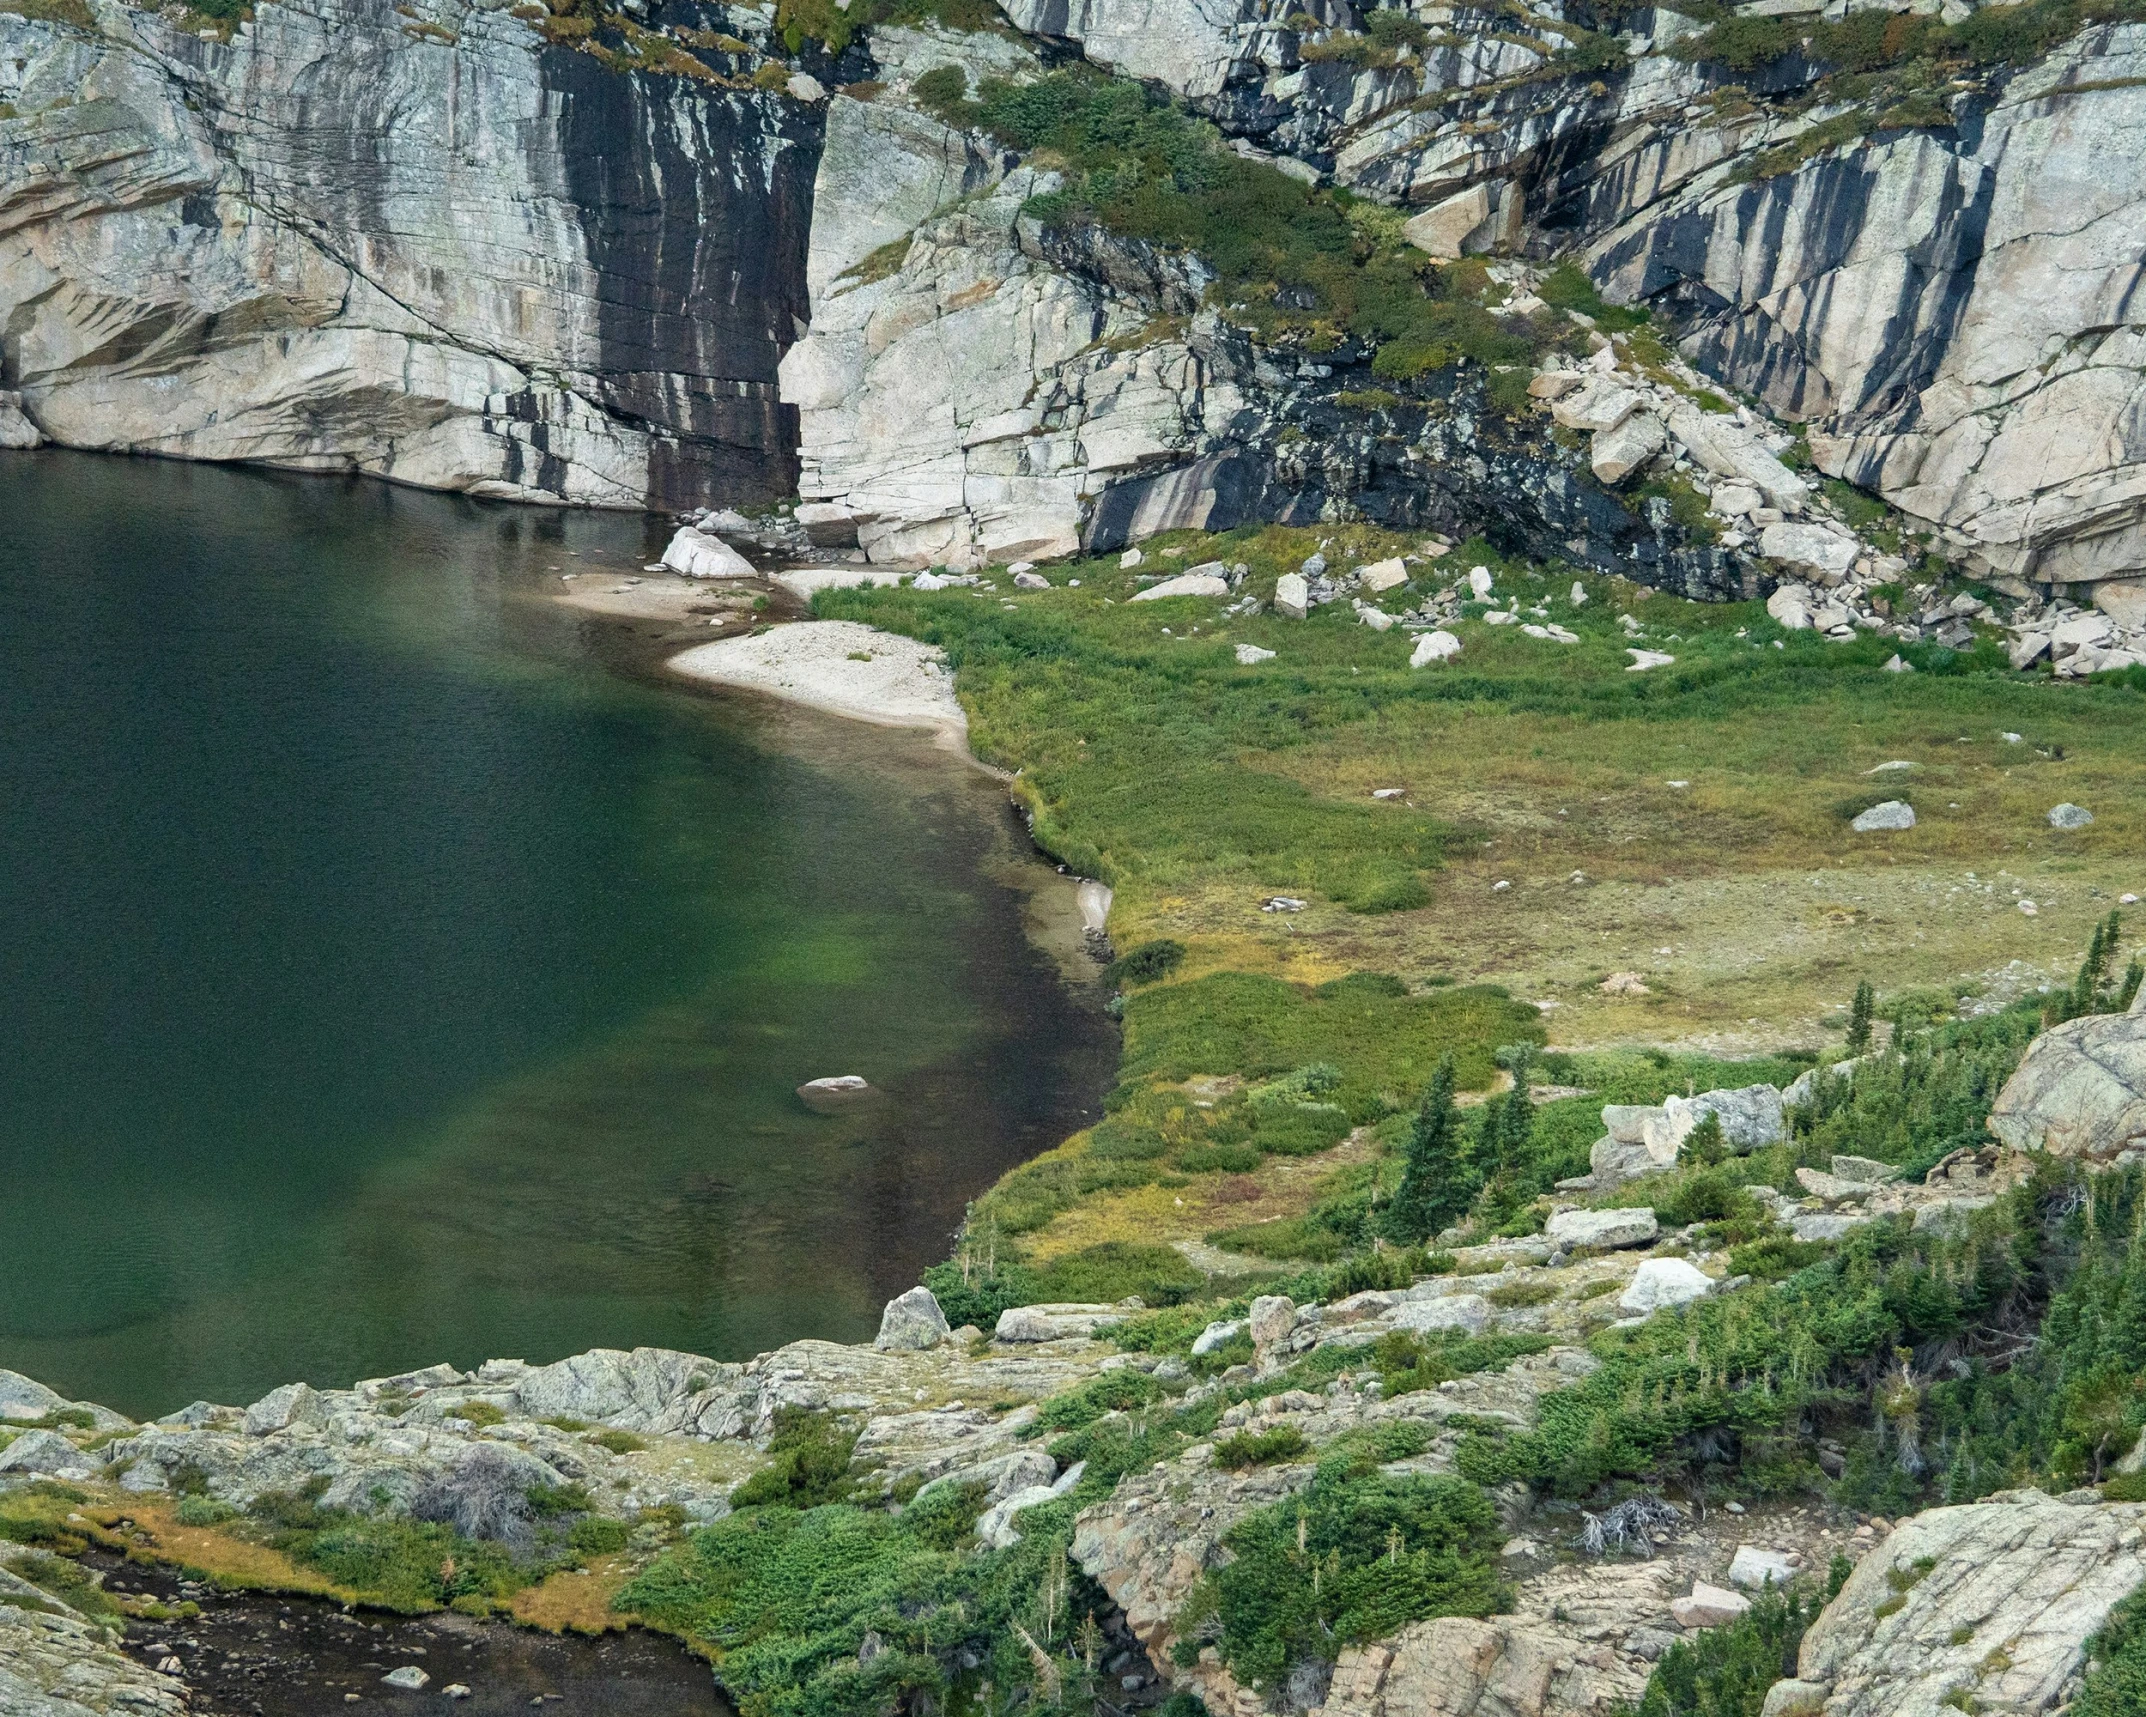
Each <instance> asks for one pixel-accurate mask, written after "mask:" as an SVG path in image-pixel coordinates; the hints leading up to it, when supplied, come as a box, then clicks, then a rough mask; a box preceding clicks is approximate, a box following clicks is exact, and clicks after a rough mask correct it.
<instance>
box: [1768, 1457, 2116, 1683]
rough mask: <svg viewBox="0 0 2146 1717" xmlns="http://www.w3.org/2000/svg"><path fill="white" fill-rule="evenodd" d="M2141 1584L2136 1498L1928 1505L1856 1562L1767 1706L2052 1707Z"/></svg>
mask: <svg viewBox="0 0 2146 1717" xmlns="http://www.w3.org/2000/svg"><path fill="white" fill-rule="evenodd" d="M2086 1494H2088V1495H2091V1493H2086ZM2142 1583H2146V1505H2142V1504H2138V1503H2104V1502H2100V1501H2086V1502H2082V1503H2078V1504H2073V1503H2069V1502H2059V1501H2055V1500H2053V1499H2051V1498H2049V1497H2046V1496H2044V1495H2042V1494H2041V1492H2039V1491H2031V1490H2030V1491H2000V1492H1999V1493H1998V1494H1997V1495H1996V1496H1993V1497H1991V1498H1990V1499H1989V1500H1988V1501H1987V1502H1980V1503H1972V1504H1969V1505H1967V1506H1964V1507H1959V1508H1933V1509H1931V1510H1929V1511H1928V1512H1927V1513H1924V1514H1919V1515H1917V1516H1915V1518H1914V1519H1912V1520H1909V1521H1906V1522H1903V1523H1902V1524H1901V1525H1900V1526H1899V1527H1898V1528H1896V1529H1895V1530H1894V1532H1893V1534H1892V1536H1891V1537H1889V1538H1888V1539H1886V1541H1885V1543H1884V1544H1883V1545H1882V1546H1880V1547H1879V1549H1878V1550H1876V1551H1875V1552H1873V1553H1872V1554H1871V1555H1869V1556H1867V1557H1865V1558H1864V1560H1863V1561H1862V1563H1861V1564H1860V1565H1859V1566H1858V1567H1857V1568H1856V1571H1855V1573H1854V1574H1853V1575H1851V1576H1850V1577H1849V1580H1848V1583H1847V1584H1846V1585H1845V1586H1843V1587H1842V1588H1841V1590H1840V1594H1839V1596H1837V1597H1836V1598H1834V1600H1833V1601H1832V1602H1831V1603H1830V1604H1828V1605H1827V1606H1826V1608H1825V1612H1824V1613H1823V1614H1822V1615H1821V1616H1820V1617H1819V1618H1818V1620H1817V1621H1815V1622H1814V1623H1812V1624H1811V1628H1810V1631H1809V1632H1808V1633H1806V1634H1805V1635H1804V1636H1803V1645H1802V1649H1801V1651H1800V1652H1799V1653H1798V1656H1797V1661H1796V1675H1795V1678H1794V1680H1793V1681H1790V1682H1786V1683H1782V1684H1780V1685H1777V1686H1776V1687H1775V1688H1774V1690H1773V1692H1772V1693H1771V1694H1769V1695H1768V1698H1767V1704H1766V1710H1767V1712H1768V1713H1769V1714H1770V1717H1816V1714H1818V1713H1823V1714H1824V1717H1898V1714H1902V1713H1910V1712H1913V1713H1921V1712H1929V1713H1932V1714H1933V1717H1935V1713H1937V1712H1940V1711H1943V1710H1945V1709H1948V1708H1957V1709H1960V1710H1965V1711H1975V1710H1983V1711H2009V1712H2017V1713H2020V1714H2021V1717H2028V1714H2030V1713H2037V1712H2045V1711H2054V1710H2057V1709H2059V1708H2060V1707H2061V1706H2062V1705H2064V1704H2065V1703H2067V1702H2068V1701H2069V1700H2070V1699H2071V1698H2072V1697H2073V1695H2074V1694H2075V1693H2076V1692H2077V1690H2078V1687H2079V1682H2080V1675H2081V1671H2082V1669H2083V1667H2084V1665H2085V1661H2086V1642H2087V1641H2088V1640H2089V1639H2090V1638H2092V1637H2093V1635H2094V1634H2095V1633H2096V1632H2097V1631H2098V1630H2099V1629H2100V1627H2101V1625H2102V1624H2103V1623H2104V1622H2105V1621H2106V1620H2107V1619H2108V1616H2109V1612H2110V1611H2111V1610H2112V1609H2114V1608H2115V1606H2116V1605H2117V1604H2118V1603H2120V1602H2121V1601H2122V1600H2123V1599H2125V1598H2127V1597H2129V1596H2130V1595H2131V1593H2133V1592H2134V1591H2136V1590H2138V1588H2139V1587H2140V1585H2141V1584H2142Z"/></svg>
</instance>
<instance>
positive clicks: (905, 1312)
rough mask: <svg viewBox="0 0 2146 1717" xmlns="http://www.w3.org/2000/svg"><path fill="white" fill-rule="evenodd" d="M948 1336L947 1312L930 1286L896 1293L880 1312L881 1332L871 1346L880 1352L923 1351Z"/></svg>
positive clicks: (933, 1346)
mask: <svg viewBox="0 0 2146 1717" xmlns="http://www.w3.org/2000/svg"><path fill="white" fill-rule="evenodd" d="M946 1336H947V1324H946V1313H945V1312H943V1311H941V1310H940V1309H939V1298H938V1296H937V1295H936V1294H934V1293H933V1292H932V1291H931V1290H930V1289H929V1288H923V1287H917V1288H911V1289H910V1290H909V1291H908V1292H907V1293H905V1294H897V1295H895V1297H894V1298H893V1299H891V1300H889V1301H888V1302H887V1304H886V1309H885V1310H883V1311H882V1312H881V1313H880V1314H879V1335H878V1337H877V1338H876V1339H875V1340H874V1341H873V1343H872V1346H873V1347H874V1348H875V1349H877V1350H878V1351H879V1352H881V1353H923V1352H926V1351H927V1350H929V1349H931V1348H935V1347H937V1346H938V1345H939V1344H940V1343H941V1342H942V1341H944V1340H945V1339H946Z"/></svg>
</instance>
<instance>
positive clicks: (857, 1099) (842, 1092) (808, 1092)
mask: <svg viewBox="0 0 2146 1717" xmlns="http://www.w3.org/2000/svg"><path fill="white" fill-rule="evenodd" d="M797 1095H798V1096H799V1098H800V1099H802V1101H803V1102H804V1105H805V1107H806V1108H808V1109H810V1110H811V1111H812V1112H813V1113H814V1114H816V1115H834V1114H839V1113H840V1112H841V1111H842V1110H844V1109H854V1108H855V1107H856V1106H857V1105H858V1104H860V1103H869V1102H870V1101H871V1100H872V1099H873V1098H874V1097H877V1096H878V1095H879V1093H878V1091H877V1090H875V1089H874V1088H873V1086H872V1082H871V1081H870V1080H869V1079H866V1078H865V1077H864V1075H863V1074H861V1073H837V1074H834V1075H833V1076H831V1077H829V1078H826V1079H808V1080H806V1081H805V1082H804V1084H802V1085H800V1086H799V1087H798V1088H797Z"/></svg>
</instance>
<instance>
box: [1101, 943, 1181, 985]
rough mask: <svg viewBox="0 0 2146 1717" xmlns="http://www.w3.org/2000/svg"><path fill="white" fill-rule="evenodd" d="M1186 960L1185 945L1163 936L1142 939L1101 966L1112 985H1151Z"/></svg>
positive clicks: (1106, 980) (1106, 979)
mask: <svg viewBox="0 0 2146 1717" xmlns="http://www.w3.org/2000/svg"><path fill="white" fill-rule="evenodd" d="M1184 963H1185V945H1184V943H1182V942H1177V941H1172V940H1171V939H1170V938H1168V937H1164V938H1162V939H1160V940H1158V941H1154V942H1143V943H1141V944H1140V946H1139V947H1137V948H1133V949H1130V950H1128V951H1127V952H1126V953H1123V954H1120V955H1119V956H1118V957H1117V958H1116V959H1115V960H1113V961H1111V963H1110V964H1109V965H1107V966H1105V967H1104V968H1103V978H1104V981H1105V982H1107V983H1112V984H1123V985H1133V984H1153V983H1157V982H1160V981H1161V980H1162V979H1164V978H1167V977H1168V976H1169V975H1170V974H1171V973H1172V972H1174V971H1176V970H1177V968H1178V967H1180V966H1182V965H1183V964H1184Z"/></svg>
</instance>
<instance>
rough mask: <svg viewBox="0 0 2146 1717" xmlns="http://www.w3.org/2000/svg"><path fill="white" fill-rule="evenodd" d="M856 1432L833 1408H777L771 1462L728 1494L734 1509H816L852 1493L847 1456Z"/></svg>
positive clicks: (770, 1448)
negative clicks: (824, 1410) (820, 1410)
mask: <svg viewBox="0 0 2146 1717" xmlns="http://www.w3.org/2000/svg"><path fill="white" fill-rule="evenodd" d="M856 1446H857V1433H856V1432H855V1431H853V1430H850V1429H848V1428H846V1427H845V1426H844V1425H843V1424H842V1423H841V1421H840V1420H838V1419H836V1418H835V1416H834V1415H833V1414H832V1413H813V1412H808V1411H807V1410H805V1409H804V1408H802V1407H778V1408H776V1409H775V1428H774V1431H773V1433H772V1435H770V1437H769V1438H768V1456H769V1460H768V1464H767V1465H766V1466H764V1467H762V1468H761V1469H760V1470H759V1471H758V1472H756V1473H754V1474H753V1475H752V1477H750V1478H749V1479H747V1480H746V1481H745V1482H744V1483H743V1484H741V1485H739V1486H738V1488H737V1489H736V1490H734V1491H732V1492H731V1493H730V1501H731V1505H732V1506H733V1507H735V1508H753V1507H776V1508H817V1507H818V1506H819V1505H820V1504H822V1503H826V1502H836V1501H839V1500H841V1499H842V1498H844V1497H846V1496H847V1495H848V1494H849V1490H850V1482H849V1458H850V1453H851V1451H852V1450H853V1449H855V1448H856Z"/></svg>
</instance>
